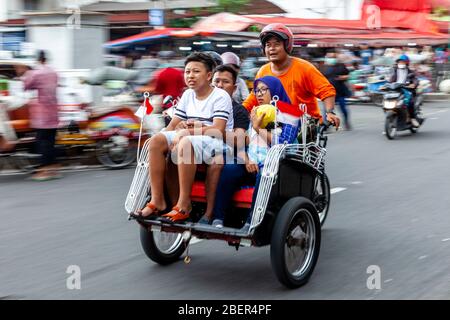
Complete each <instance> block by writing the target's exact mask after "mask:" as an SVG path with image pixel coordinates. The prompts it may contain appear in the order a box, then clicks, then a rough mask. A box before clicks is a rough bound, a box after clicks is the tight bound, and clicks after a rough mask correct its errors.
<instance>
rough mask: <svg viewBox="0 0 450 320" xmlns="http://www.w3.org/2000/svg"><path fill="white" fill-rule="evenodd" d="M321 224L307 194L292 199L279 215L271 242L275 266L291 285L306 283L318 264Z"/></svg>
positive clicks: (280, 278)
mask: <svg viewBox="0 0 450 320" xmlns="http://www.w3.org/2000/svg"><path fill="white" fill-rule="evenodd" d="M320 232H321V226H320V220H319V215H318V214H317V210H316V208H315V207H314V205H313V203H312V202H311V201H310V200H308V199H306V198H304V197H295V198H291V199H289V201H287V202H286V203H285V204H284V205H283V207H282V208H281V210H280V212H279V213H278V215H277V218H276V221H275V225H274V228H273V230H272V238H271V243H270V258H271V262H272V268H273V269H274V271H275V274H276V276H277V278H278V280H279V281H280V282H281V283H282V284H284V285H285V286H286V287H288V288H298V287H301V286H302V285H304V284H306V283H307V282H308V280H309V278H310V277H311V275H312V273H313V271H314V267H315V265H316V263H317V259H318V257H319V251H320V239H321V237H320V235H321V233H320Z"/></svg>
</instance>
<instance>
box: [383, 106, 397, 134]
mask: <svg viewBox="0 0 450 320" xmlns="http://www.w3.org/2000/svg"><path fill="white" fill-rule="evenodd" d="M396 122H397V116H396V115H395V113H393V112H389V113H388V114H387V115H386V121H385V124H384V131H385V132H386V137H387V138H388V139H389V140H393V139H395V136H396V134H397V124H396Z"/></svg>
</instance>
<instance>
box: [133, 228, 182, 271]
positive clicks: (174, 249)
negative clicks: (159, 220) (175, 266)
mask: <svg viewBox="0 0 450 320" xmlns="http://www.w3.org/2000/svg"><path fill="white" fill-rule="evenodd" d="M140 238H141V245H142V249H144V252H145V254H146V255H147V257H149V258H150V259H151V260H152V261H154V262H156V263H158V264H160V265H168V264H171V263H174V262H177V261H178V260H179V259H180V257H181V255H182V254H183V252H184V251H185V250H186V245H187V243H185V242H184V241H183V236H182V234H181V233H172V232H163V231H151V230H147V228H144V227H142V226H140Z"/></svg>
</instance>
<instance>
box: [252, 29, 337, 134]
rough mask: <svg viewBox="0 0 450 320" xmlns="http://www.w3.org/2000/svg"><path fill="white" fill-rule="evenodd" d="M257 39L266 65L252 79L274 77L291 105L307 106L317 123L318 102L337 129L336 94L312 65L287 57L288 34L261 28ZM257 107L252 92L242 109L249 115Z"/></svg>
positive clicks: (290, 45)
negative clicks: (283, 89)
mask: <svg viewBox="0 0 450 320" xmlns="http://www.w3.org/2000/svg"><path fill="white" fill-rule="evenodd" d="M259 39H260V40H261V48H262V51H263V53H264V54H265V56H266V57H267V58H268V59H269V63H267V64H265V65H264V66H262V67H261V68H260V69H259V71H258V73H257V74H256V77H255V79H258V78H262V77H264V76H274V77H277V78H278V79H280V81H281V83H282V84H283V87H284V88H285V89H286V92H287V94H288V96H289V98H290V100H291V102H292V105H294V106H298V105H300V104H301V103H304V104H306V106H307V113H308V114H309V115H311V116H312V117H314V118H317V119H320V118H321V117H322V116H321V113H320V108H319V106H318V104H317V99H316V98H319V99H320V100H322V101H323V103H324V104H325V107H326V118H327V120H328V121H329V122H330V123H332V124H334V125H335V126H336V129H338V128H339V124H340V119H339V117H337V116H336V114H335V113H334V100H335V96H336V90H335V89H334V87H333V86H332V85H331V84H330V82H329V81H328V80H327V79H326V78H325V77H324V76H323V75H322V74H321V73H320V71H319V70H317V68H316V67H314V66H313V65H312V64H311V63H309V62H308V61H306V60H303V59H300V58H296V57H292V56H290V54H291V53H292V50H293V48H294V36H293V34H292V32H291V30H290V29H289V28H288V27H286V26H284V25H283V24H281V23H272V24H269V25H267V26H266V27H264V29H263V30H262V31H261V34H260V36H259ZM257 105H258V102H257V99H256V97H255V94H254V92H251V93H250V95H249V96H248V97H247V99H246V100H245V101H244V102H243V106H244V107H245V108H246V109H247V110H248V111H249V112H251V110H252V109H253V108H254V107H255V106H257Z"/></svg>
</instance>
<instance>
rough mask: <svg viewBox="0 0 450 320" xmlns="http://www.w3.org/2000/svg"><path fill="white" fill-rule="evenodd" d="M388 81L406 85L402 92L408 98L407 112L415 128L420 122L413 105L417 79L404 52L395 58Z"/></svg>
mask: <svg viewBox="0 0 450 320" xmlns="http://www.w3.org/2000/svg"><path fill="white" fill-rule="evenodd" d="M390 82H395V83H402V84H405V85H407V87H406V88H405V90H404V93H405V95H406V96H407V100H408V104H407V107H408V114H409V117H410V120H411V124H412V125H413V126H414V127H416V128H417V127H419V126H420V124H419V122H418V121H417V119H416V117H417V115H416V109H415V106H414V105H415V100H416V99H415V98H416V88H417V85H418V81H417V77H416V75H415V74H414V72H413V71H412V70H411V69H410V68H409V58H408V56H407V55H406V54H402V55H401V56H400V57H398V58H397V60H396V65H395V66H394V72H393V74H392V77H391V79H390Z"/></svg>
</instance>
